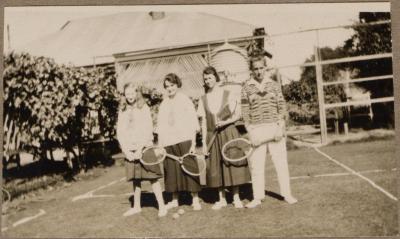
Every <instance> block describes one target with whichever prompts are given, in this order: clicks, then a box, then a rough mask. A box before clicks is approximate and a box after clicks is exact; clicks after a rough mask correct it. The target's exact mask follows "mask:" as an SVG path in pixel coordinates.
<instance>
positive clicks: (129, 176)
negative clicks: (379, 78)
mask: <svg viewBox="0 0 400 239" xmlns="http://www.w3.org/2000/svg"><path fill="white" fill-rule="evenodd" d="M125 174H126V180H127V181H131V180H136V179H140V180H152V179H159V178H161V177H162V172H161V165H159V164H157V165H151V166H148V165H143V164H141V163H140V161H138V160H136V161H133V162H131V161H128V160H126V159H125Z"/></svg>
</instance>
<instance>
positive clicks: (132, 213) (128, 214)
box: [122, 207, 142, 217]
mask: <svg viewBox="0 0 400 239" xmlns="http://www.w3.org/2000/svg"><path fill="white" fill-rule="evenodd" d="M141 211H142V209H141V208H140V207H139V208H137V207H133V208H131V209H129V210H128V211H126V212H125V213H124V214H123V215H122V216H124V217H129V216H132V215H134V214H137V213H140V212H141Z"/></svg>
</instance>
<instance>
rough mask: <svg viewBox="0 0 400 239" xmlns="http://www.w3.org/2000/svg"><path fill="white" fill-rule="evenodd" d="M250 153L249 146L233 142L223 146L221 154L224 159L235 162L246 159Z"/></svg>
mask: <svg viewBox="0 0 400 239" xmlns="http://www.w3.org/2000/svg"><path fill="white" fill-rule="evenodd" d="M250 151H251V145H249V144H247V143H245V142H241V141H235V142H231V143H228V144H227V145H226V146H225V148H224V152H223V153H224V155H225V157H226V158H228V159H232V160H236V159H240V158H243V157H247V155H248V154H249V152H250Z"/></svg>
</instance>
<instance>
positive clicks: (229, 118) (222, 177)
mask: <svg viewBox="0 0 400 239" xmlns="http://www.w3.org/2000/svg"><path fill="white" fill-rule="evenodd" d="M203 79H204V86H205V89H206V94H205V95H204V96H203V97H202V98H201V100H200V101H199V106H198V111H197V113H198V115H199V116H200V117H201V118H202V125H201V128H202V135H203V136H205V137H203V153H205V154H206V153H209V159H208V160H207V163H208V164H207V171H206V184H207V186H208V187H211V188H217V189H218V194H219V201H217V202H216V203H215V204H214V205H213V206H212V209H214V210H219V209H221V208H222V207H225V206H227V202H226V198H225V188H228V187H231V189H232V192H233V204H234V206H235V207H236V208H243V204H242V201H241V200H240V197H239V185H242V184H245V183H248V182H249V181H250V171H249V168H248V165H247V160H244V161H239V162H235V163H232V162H228V161H226V160H224V159H223V157H222V154H221V150H222V147H223V145H224V144H225V143H226V142H228V141H229V140H232V139H235V138H238V137H240V134H239V131H238V130H237V128H236V126H235V124H234V122H235V121H237V120H239V118H240V106H239V105H238V104H239V102H238V99H234V97H233V95H232V94H230V92H229V91H227V90H224V89H223V88H222V87H221V86H220V85H219V81H220V79H219V76H218V74H217V72H216V70H215V69H214V68H213V67H206V68H205V69H204V71H203ZM214 132H217V136H216V138H215V141H214V143H213V144H212V147H211V149H210V152H206V151H207V147H206V145H208V144H209V141H210V140H211V138H212V135H213V134H214Z"/></svg>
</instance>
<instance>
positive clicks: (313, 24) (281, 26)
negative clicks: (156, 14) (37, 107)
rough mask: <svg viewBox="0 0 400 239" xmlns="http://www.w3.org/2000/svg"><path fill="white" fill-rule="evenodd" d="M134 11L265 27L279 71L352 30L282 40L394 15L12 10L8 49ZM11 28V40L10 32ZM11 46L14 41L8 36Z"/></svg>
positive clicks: (293, 74)
mask: <svg viewBox="0 0 400 239" xmlns="http://www.w3.org/2000/svg"><path fill="white" fill-rule="evenodd" d="M132 11H145V12H149V11H175V12H179V11H186V12H206V13H209V14H213V15H217V16H222V17H226V18H230V19H234V20H238V21H242V22H246V23H250V24H252V25H255V26H257V27H264V28H265V30H266V32H267V34H269V35H271V38H270V39H269V40H268V41H267V45H266V50H268V51H270V52H271V53H272V54H273V55H274V57H273V59H272V60H271V61H270V62H269V63H270V65H274V66H285V65H292V64H301V63H302V62H304V60H305V59H306V58H307V57H309V56H310V55H312V54H313V49H314V46H316V45H319V46H321V47H323V46H329V47H333V48H334V47H337V46H340V45H342V44H343V42H344V41H345V40H346V39H348V38H349V37H350V36H351V34H352V31H351V30H345V29H343V28H340V29H333V30H329V31H328V30H322V31H319V33H318V34H319V35H318V42H317V34H316V32H315V31H310V32H305V33H299V34H290V35H280V34H283V33H288V32H296V31H302V30H307V29H315V28H323V27H332V26H339V25H349V24H352V23H354V22H357V20H358V13H359V12H362V11H373V12H377V11H384V12H389V11H390V3H382V2H380V3H378V2H376V3H373V2H370V3H366V2H364V3H314V4H310V3H297V4H224V5H172V6H171V5H169V6H168V5H163V6H160V5H153V6H76V7H74V6H59V7H6V8H5V11H4V16H5V19H4V24H5V27H4V31H5V32H4V37H5V39H4V49H8V47H9V46H10V47H11V49H18V48H19V47H21V46H23V45H24V44H27V43H29V42H30V41H33V40H35V39H38V38H40V37H43V36H45V35H47V34H50V33H53V32H55V31H58V30H59V29H60V28H61V27H62V26H63V25H64V24H65V23H66V22H67V21H68V20H72V19H78V18H87V17H93V16H100V15H108V14H114V13H119V12H132ZM7 25H8V26H9V35H8V33H7ZM7 36H9V38H10V43H11V44H10V43H9V42H8V37H7ZM300 72H301V70H300V68H298V67H294V68H286V69H283V70H282V71H281V73H282V74H283V75H284V76H286V77H287V79H293V80H296V79H298V78H299V76H300Z"/></svg>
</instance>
